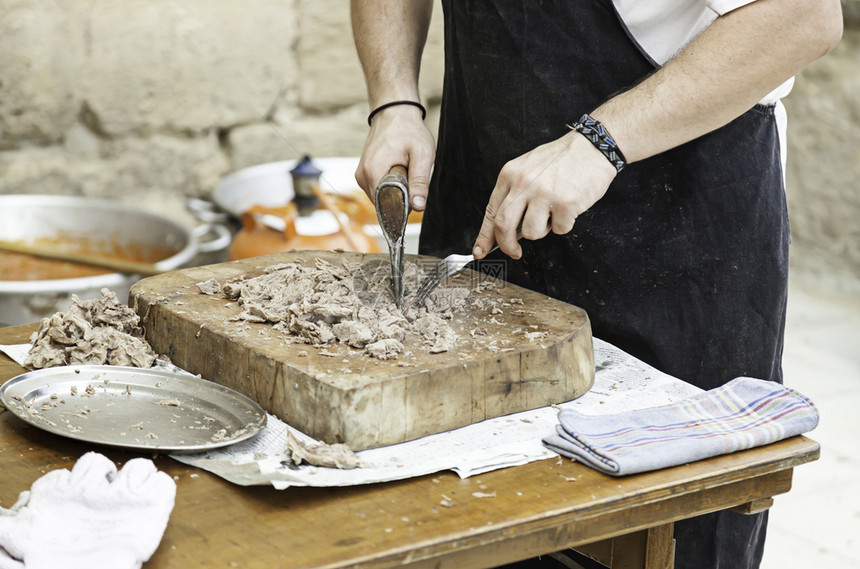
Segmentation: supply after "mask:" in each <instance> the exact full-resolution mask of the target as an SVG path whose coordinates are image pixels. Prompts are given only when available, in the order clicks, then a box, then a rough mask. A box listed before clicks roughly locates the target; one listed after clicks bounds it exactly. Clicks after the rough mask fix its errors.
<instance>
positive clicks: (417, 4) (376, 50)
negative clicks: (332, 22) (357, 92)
mask: <svg viewBox="0 0 860 569" xmlns="http://www.w3.org/2000/svg"><path fill="white" fill-rule="evenodd" d="M350 8H351V17H352V31H353V37H354V38H355V46H356V49H357V51H358V57H359V59H360V60H361V66H362V68H363V69H364V76H365V80H366V82H367V94H368V99H369V101H370V107H371V108H376V107H378V106H379V105H381V104H384V103H387V102H390V101H396V100H412V101H418V72H419V68H420V65H421V53H422V51H423V50H424V43H425V42H426V40H427V30H428V28H429V25H430V15H431V13H432V10H433V2H432V0H351V3H350Z"/></svg>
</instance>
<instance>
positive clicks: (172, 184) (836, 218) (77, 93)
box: [0, 0, 860, 292]
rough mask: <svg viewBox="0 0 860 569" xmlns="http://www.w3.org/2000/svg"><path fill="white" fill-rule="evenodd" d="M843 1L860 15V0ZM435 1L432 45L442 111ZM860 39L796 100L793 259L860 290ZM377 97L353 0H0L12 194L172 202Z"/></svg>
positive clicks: (333, 131) (5, 154)
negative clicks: (356, 32)
mask: <svg viewBox="0 0 860 569" xmlns="http://www.w3.org/2000/svg"><path fill="white" fill-rule="evenodd" d="M844 4H845V13H846V18H850V19H851V21H852V22H853V23H854V25H856V24H857V20H858V19H860V9H858V6H860V0H844ZM440 16H441V10H440V9H439V8H438V7H437V9H436V11H435V13H434V21H433V27H432V30H431V34H430V38H429V40H428V46H427V49H426V50H425V57H424V60H423V62H422V84H421V88H422V98H423V100H424V101H425V103H427V104H428V106H429V107H430V117H429V121H430V124H431V126H432V125H435V123H436V120H437V116H438V102H439V98H440V94H441V75H442V49H441V45H442V38H441V18H440ZM858 53H860V29H858V28H857V27H854V28H849V29H847V30H846V35H845V39H844V41H843V43H842V44H841V45H840V47H839V48H838V49H837V50H836V52H834V53H833V54H831V55H829V56H828V57H826V58H825V59H823V60H821V61H820V62H818V63H816V64H815V65H813V66H812V67H811V68H810V69H809V70H808V71H806V72H804V74H803V75H802V76H801V77H799V78H798V81H797V88H796V89H795V92H794V93H793V94H792V95H791V96H790V98H789V100H788V101H787V105H788V107H789V112H790V113H791V120H792V128H791V133H790V137H791V138H790V150H789V152H790V160H791V161H792V167H791V169H790V171H789V173H788V183H789V196H790V209H791V215H792V222H793V226H794V259H795V266H796V267H797V271H798V272H799V273H801V274H803V275H807V276H808V277H809V278H810V279H819V278H824V277H825V276H826V277H827V283H828V286H834V287H837V288H840V289H842V290H850V291H858V292H860V247H858V243H860V235H858V233H860V223H858V221H857V219H858V218H860V192H858V168H860V166H858V165H860V154H858V153H860V135H858V133H860V102H858V98H860V95H858V93H860V83H858V81H860V60H858V57H860V56H858ZM367 111H368V109H367V103H366V99H365V87H364V81H363V78H362V75H361V70H360V67H359V63H358V58H357V57H356V55H355V51H354V47H353V43H352V35H351V31H350V26H349V13H348V1H347V0H246V1H244V2H213V1H212V0H124V1H123V2H115V1H113V0H62V1H61V0H53V1H50V0H38V1H34V0H0V194H5V193H51V194H73V195H85V196H91V197H111V198H117V199H120V200H128V201H133V202H135V203H141V204H151V205H154V207H157V208H158V209H160V210H162V211H168V210H169V211H174V213H178V212H177V211H176V210H181V209H182V207H181V204H182V201H183V199H184V198H185V197H191V196H198V197H200V196H202V197H205V196H206V195H207V194H208V192H209V191H210V190H211V189H212V188H213V187H214V185H215V184H216V183H217V181H218V180H219V179H220V178H221V177H222V176H223V175H225V174H227V173H229V172H232V171H235V170H238V169H241V168H244V167H246V166H249V165H253V164H259V163H263V162H270V161H275V160H285V159H290V158H296V157H298V156H299V155H301V154H304V153H310V154H312V155H313V156H318V157H322V156H357V155H358V154H359V153H360V151H361V147H362V144H363V141H364V137H365V134H366V132H367V125H366V122H365V121H366V115H367ZM165 204H178V205H175V206H173V205H165Z"/></svg>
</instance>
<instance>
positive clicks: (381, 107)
mask: <svg viewBox="0 0 860 569" xmlns="http://www.w3.org/2000/svg"><path fill="white" fill-rule="evenodd" d="M394 105H412V106H413V107H418V108H419V109H421V120H422V121H423V120H424V119H426V118H427V109H425V108H424V105H422V104H421V103H419V102H417V101H391V102H390V103H385V104H384V105H379V106H378V107H376V108H375V109H373V110H372V111H370V114H369V115H367V126H372V125H371V124H370V121H372V120H373V117H374V116H375V115H376V113H378V112H379V111H382V110H384V109H387V108H388V107H393V106H394Z"/></svg>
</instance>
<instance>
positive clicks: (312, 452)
mask: <svg viewBox="0 0 860 569" xmlns="http://www.w3.org/2000/svg"><path fill="white" fill-rule="evenodd" d="M286 447H287V448H286V450H287V451H288V452H289V453H290V458H291V459H292V461H293V463H294V464H297V465H298V464H301V463H302V462H306V463H308V464H312V465H315V466H325V467H328V468H342V469H344V470H349V469H352V468H358V467H360V466H361V460H360V459H359V458H358V455H357V454H355V453H354V452H353V451H352V449H350V448H349V447H348V446H347V445H344V444H333V445H327V444H325V443H320V444H318V445H313V446H311V445H306V444H304V443H302V442H301V441H299V439H297V438H296V437H295V436H293V434H292V433H291V432H289V431H287V445H286Z"/></svg>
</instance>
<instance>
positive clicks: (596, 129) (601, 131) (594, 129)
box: [567, 114, 627, 172]
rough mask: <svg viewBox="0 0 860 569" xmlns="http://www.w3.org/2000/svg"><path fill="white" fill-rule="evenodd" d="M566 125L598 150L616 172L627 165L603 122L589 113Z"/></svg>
mask: <svg viewBox="0 0 860 569" xmlns="http://www.w3.org/2000/svg"><path fill="white" fill-rule="evenodd" d="M567 126H568V128H570V129H571V130H574V131H576V132H577V133H579V134H580V135H582V136H583V137H584V138H585V139H586V140H588V141H589V142H590V143H591V144H592V146H594V148H596V149H597V150H599V151H600V153H601V154H603V156H604V157H605V158H606V159H607V160H608V161H609V163H610V164H611V165H612V166H613V167H614V168H615V170H616V172H621V170H623V169H624V167H625V166H626V165H627V159H626V158H625V157H624V153H623V152H621V149H620V148H619V147H618V143H617V142H616V141H615V139H614V138H613V137H612V135H611V134H610V133H609V130H607V128H606V127H605V126H604V125H603V123H601V122H600V121H598V120H597V119H595V118H594V117H592V116H591V115H588V114H584V115H582V116H581V117H580V119H579V120H578V121H576V122H574V123H572V124H569V125H567Z"/></svg>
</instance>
